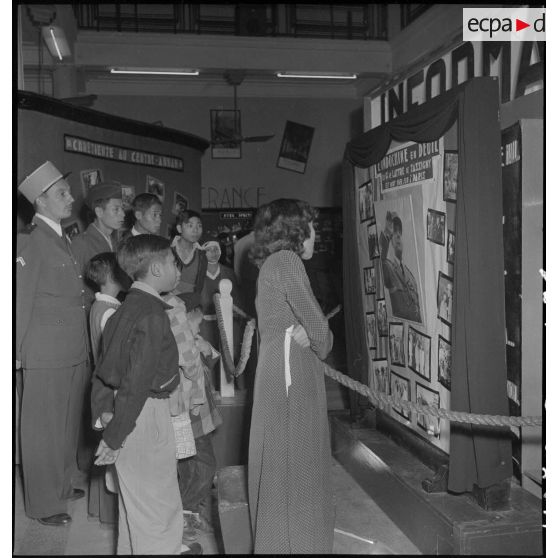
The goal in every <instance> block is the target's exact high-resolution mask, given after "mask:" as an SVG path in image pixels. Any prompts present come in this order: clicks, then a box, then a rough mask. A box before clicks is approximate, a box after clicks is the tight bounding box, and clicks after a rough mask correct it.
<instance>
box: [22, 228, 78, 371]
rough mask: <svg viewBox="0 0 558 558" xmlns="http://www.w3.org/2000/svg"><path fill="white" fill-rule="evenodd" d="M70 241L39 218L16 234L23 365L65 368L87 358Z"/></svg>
mask: <svg viewBox="0 0 558 558" xmlns="http://www.w3.org/2000/svg"><path fill="white" fill-rule="evenodd" d="M68 246H69V241H68V244H66V241H65V240H64V239H63V238H61V237H59V236H58V234H57V233H56V232H55V231H54V230H53V229H52V228H51V227H50V226H49V225H47V224H46V223H45V222H44V221H42V220H41V219H38V218H33V223H32V225H31V226H30V227H29V229H28V230H27V231H25V232H23V233H21V234H18V237H17V260H16V281H17V282H16V359H18V360H21V362H22V366H23V368H26V369H31V368H42V369H45V368H63V367H69V366H74V365H76V364H79V363H81V362H84V361H85V360H87V355H88V334H87V321H86V315H85V302H84V288H83V284H82V280H81V272H80V269H79V265H78V263H77V262H76V260H75V258H74V256H73V254H72V252H71V249H70V248H69V247H68Z"/></svg>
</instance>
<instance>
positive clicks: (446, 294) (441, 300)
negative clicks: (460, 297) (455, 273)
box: [437, 271, 453, 326]
mask: <svg viewBox="0 0 558 558" xmlns="http://www.w3.org/2000/svg"><path fill="white" fill-rule="evenodd" d="M437 301H438V318H440V320H442V322H444V323H445V324H447V325H449V326H451V310H452V306H453V281H452V279H451V277H448V276H447V275H446V274H445V273H442V272H441V271H439V272H438V294H437Z"/></svg>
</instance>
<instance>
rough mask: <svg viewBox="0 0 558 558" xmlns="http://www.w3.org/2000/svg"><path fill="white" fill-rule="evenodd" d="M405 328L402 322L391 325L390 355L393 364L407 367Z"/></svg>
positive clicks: (391, 323)
mask: <svg viewBox="0 0 558 558" xmlns="http://www.w3.org/2000/svg"><path fill="white" fill-rule="evenodd" d="M404 333H405V326H404V325H403V323H402V322H390V323H389V355H390V358H391V364H396V365H398V366H405V340H404Z"/></svg>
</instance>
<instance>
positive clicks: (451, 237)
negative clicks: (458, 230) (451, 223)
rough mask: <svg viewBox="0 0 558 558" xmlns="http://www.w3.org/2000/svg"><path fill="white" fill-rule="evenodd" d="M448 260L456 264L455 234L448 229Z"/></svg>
mask: <svg viewBox="0 0 558 558" xmlns="http://www.w3.org/2000/svg"><path fill="white" fill-rule="evenodd" d="M446 260H447V262H448V263H450V264H453V263H455V233H454V232H453V231H450V230H449V229H448V249H447V257H446Z"/></svg>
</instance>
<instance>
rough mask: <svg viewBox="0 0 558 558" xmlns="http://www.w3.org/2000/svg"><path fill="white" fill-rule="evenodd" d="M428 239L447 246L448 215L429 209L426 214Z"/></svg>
mask: <svg viewBox="0 0 558 558" xmlns="http://www.w3.org/2000/svg"><path fill="white" fill-rule="evenodd" d="M426 238H428V240H430V241H431V242H434V243H435V244H440V245H441V246H445V244H446V214H445V213H442V212H441V211H436V210H435V209H429V210H428V212H427V214H426Z"/></svg>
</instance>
